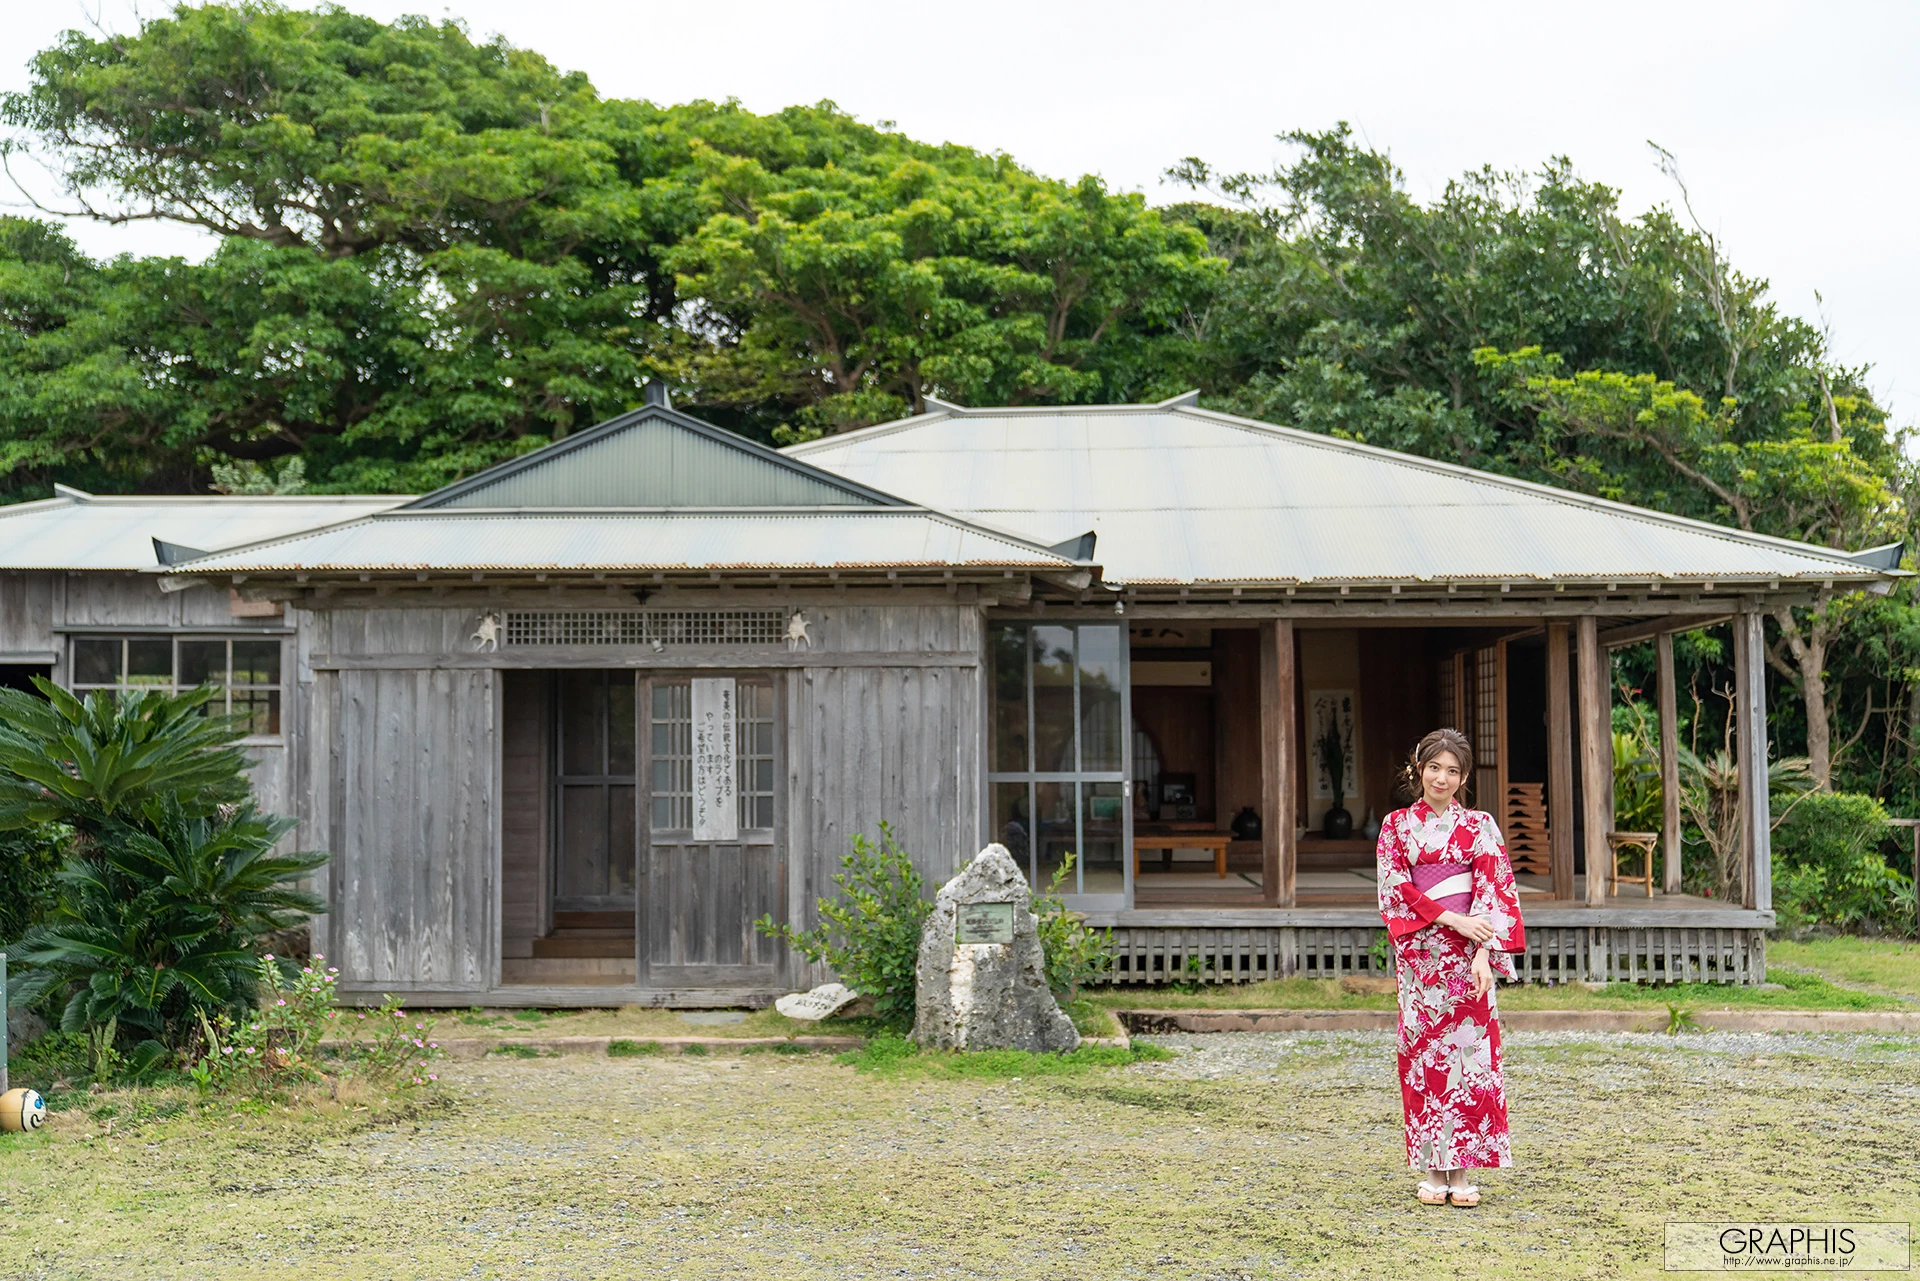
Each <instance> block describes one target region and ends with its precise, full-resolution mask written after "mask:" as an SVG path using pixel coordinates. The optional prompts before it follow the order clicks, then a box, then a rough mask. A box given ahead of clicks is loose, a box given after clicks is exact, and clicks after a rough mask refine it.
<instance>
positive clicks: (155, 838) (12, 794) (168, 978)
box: [0, 681, 327, 1072]
mask: <svg viewBox="0 0 1920 1281" xmlns="http://www.w3.org/2000/svg"><path fill="white" fill-rule="evenodd" d="M36 685H37V686H38V687H39V689H40V691H41V693H42V694H43V695H44V696H45V697H44V698H35V697H34V696H32V695H30V694H24V693H20V692H18V691H10V690H0V829H7V828H18V827H25V826H29V825H34V824H46V823H55V822H58V823H64V824H66V825H68V826H69V827H71V829H72V830H73V832H74V836H73V840H72V842H71V845H70V847H69V850H68V855H67V858H66V860H65V863H64V865H63V866H62V867H61V870H60V871H59V873H58V874H57V877H56V880H57V883H58V887H59V889H58V899H57V904H56V906H55V907H54V909H53V912H52V914H51V917H50V919H47V920H43V921H41V922H40V923H39V924H37V925H34V926H32V927H30V928H29V929H28V930H27V931H26V933H25V934H24V935H23V936H22V937H21V939H20V940H19V941H18V942H16V943H14V944H13V945H12V947H11V948H9V951H11V952H12V953H13V954H14V956H16V957H17V958H19V959H20V960H22V961H24V962H26V963H27V966H28V968H27V970H26V971H25V972H24V973H23V974H21V975H20V976H19V977H18V978H17V979H16V980H15V981H14V983H13V984H12V985H11V990H10V991H9V992H8V993H7V998H8V1001H9V1003H10V1004H22V1003H25V1002H28V1001H33V1000H37V999H39V998H40V997H42V996H45V995H46V994H48V993H49V992H53V991H56V990H59V991H62V992H63V993H64V994H65V997H66V1003H65V1008H64V1012H63V1014H62V1020H61V1022H62V1026H63V1027H64V1028H66V1029H67V1030H69V1031H83V1030H84V1031H86V1032H87V1033H88V1034H89V1036H90V1038H91V1040H92V1043H93V1045H94V1047H95V1068H96V1071H97V1072H98V1071H101V1070H102V1067H103V1065H104V1064H105V1063H107V1062H109V1061H110V1059H111V1055H110V1054H109V1051H110V1050H111V1049H112V1048H113V1044H114V1042H115V1039H116V1038H117V1037H118V1036H119V1035H120V1034H121V1032H122V1029H123V1028H124V1029H126V1030H127V1031H132V1032H141V1033H145V1034H146V1036H147V1038H149V1045H148V1047H147V1048H148V1050H149V1051H150V1052H151V1051H152V1050H155V1049H157V1048H158V1044H159V1042H160V1041H162V1040H168V1039H172V1037H170V1035H169V1034H170V1033H177V1032H179V1031H181V1030H182V1029H184V1028H187V1027H191V1026H193V1025H195V1024H196V1023H197V1022H198V1013H199V1012H201V1011H215V1012H217V1011H221V1010H227V1009H232V1008H236V1007H239V1006H241V1005H244V1004H245V1003H246V1002H247V1001H249V1000H250V999H251V997H252V995H253V979H254V974H255V966H256V962H255V959H254V955H253V951H252V946H253V944H254V942H255V940H256V939H258V938H259V937H260V936H261V935H263V934H266V933H270V932H272V931H274V930H278V929H284V928H286V927H288V926H291V925H295V924H297V923H298V922H299V921H300V920H302V919H303V918H304V917H306V916H308V915H310V914H313V913H317V912H321V911H324V910H325V907H324V904H323V903H322V901H321V900H320V899H319V898H318V897H316V896H315V895H313V894H310V893H307V892H306V891H304V890H302V889H300V888H298V885H297V882H298V881H299V879H300V878H301V877H304V876H305V875H307V874H308V873H309V872H311V871H313V870H314V869H315V868H317V867H318V866H320V865H321V864H322V863H324V862H325V861H326V858H327V856H326V855H324V854H281V853H276V852H275V850H274V847H275V846H276V845H277V844H278V843H279V841H280V839H281V838H282V837H283V836H285V835H286V833H287V832H288V831H289V830H290V829H291V828H292V827H293V822H292V820H290V819H285V818H276V817H272V816H268V815H262V814H260V813H258V812H257V811H256V810H255V809H254V807H253V802H252V799H251V796H250V792H249V788H248V784H247V779H246V774H245V770H246V767H247V758H246V754H245V752H244V751H243V750H242V749H241V748H240V747H239V746H238V740H239V738H240V736H241V734H242V728H241V725H240V723H239V722H238V721H237V720H236V719H235V718H229V717H215V716H209V715H207V714H206V712H205V705H206V703H207V700H208V699H209V698H210V697H211V696H212V694H213V691H212V690H211V689H210V688H202V689H199V690H194V691H188V692H186V693H181V694H168V693H161V692H142V693H132V694H127V695H124V696H122V697H120V698H119V699H117V700H116V699H113V698H110V697H108V696H106V695H103V694H99V693H94V694H89V695H88V696H87V697H86V698H85V699H80V698H76V697H75V696H74V695H72V694H71V693H69V692H67V691H66V690H63V689H60V688H59V687H57V686H54V685H52V684H50V683H48V682H45V681H36Z"/></svg>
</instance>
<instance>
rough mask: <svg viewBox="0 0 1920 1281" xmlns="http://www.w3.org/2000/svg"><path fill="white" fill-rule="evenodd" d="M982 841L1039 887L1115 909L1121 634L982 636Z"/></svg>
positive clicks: (1123, 860) (1120, 825)
mask: <svg viewBox="0 0 1920 1281" xmlns="http://www.w3.org/2000/svg"><path fill="white" fill-rule="evenodd" d="M987 652H988V657H989V663H990V667H991V672H990V674H989V677H988V679H989V681H990V682H991V685H992V709H991V714H990V717H991V723H990V724H989V726H988V729H987V735H988V741H987V783H988V792H989V799H988V803H989V806H990V809H991V813H990V818H989V824H990V830H989V832H988V833H987V839H988V840H993V841H998V842H1000V843H1001V844H1003V845H1005V846H1006V847H1007V850H1008V852H1009V853H1011V854H1012V855H1013V857H1014V859H1015V860H1016V861H1017V862H1019V863H1020V865H1021V867H1022V868H1023V869H1024V870H1025V871H1026V873H1027V879H1028V880H1029V881H1030V882H1031V883H1032V884H1033V885H1034V886H1035V887H1037V888H1040V889H1045V888H1047V887H1048V886H1050V885H1051V884H1052V883H1053V878H1054V876H1055V875H1056V873H1059V872H1060V870H1061V869H1062V868H1063V867H1069V856H1072V857H1071V864H1070V870H1069V871H1067V872H1066V874H1065V875H1064V876H1063V877H1062V879H1061V881H1060V886H1059V888H1060V892H1061V893H1063V894H1067V895H1072V896H1074V897H1075V898H1078V899H1080V900H1081V901H1082V904H1083V905H1085V906H1098V905H1107V906H1124V905H1125V903H1126V902H1127V901H1128V900H1129V898H1130V896H1131V894H1132V888H1133V860H1132V859H1131V858H1129V857H1127V853H1126V852H1127V849H1128V847H1129V838H1130V832H1129V830H1128V825H1129V823H1130V822H1131V816H1130V815H1129V813H1128V809H1129V806H1128V804H1127V773H1126V770H1127V766H1128V760H1127V754H1128V748H1129V747H1130V744H1129V742H1128V738H1129V735H1128V734H1127V733H1125V732H1124V727H1126V726H1127V725H1128V724H1129V718H1128V715H1127V709H1128V702H1127V629H1126V628H1125V627H1124V626H1116V625H1113V624H1107V623H1099V624H1095V623H1077V624H1075V623H1058V624H1056V623H1007V624H995V625H994V626H993V627H991V628H990V629H989V632H988V639H987Z"/></svg>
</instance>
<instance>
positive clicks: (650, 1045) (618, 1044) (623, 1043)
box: [607, 1039, 660, 1059]
mask: <svg viewBox="0 0 1920 1281" xmlns="http://www.w3.org/2000/svg"><path fill="white" fill-rule="evenodd" d="M658 1053H660V1042H658V1041H628V1040H624V1039H622V1040H615V1041H608V1042H607V1057H608V1058H610V1059H637V1058H641V1057H643V1056H645V1055H648V1054H658Z"/></svg>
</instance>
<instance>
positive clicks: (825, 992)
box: [773, 983, 860, 1023]
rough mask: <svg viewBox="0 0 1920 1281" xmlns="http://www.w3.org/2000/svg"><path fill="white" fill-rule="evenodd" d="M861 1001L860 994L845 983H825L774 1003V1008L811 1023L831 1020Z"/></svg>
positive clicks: (791, 1017) (792, 1017)
mask: <svg viewBox="0 0 1920 1281" xmlns="http://www.w3.org/2000/svg"><path fill="white" fill-rule="evenodd" d="M859 999H860V994H859V993H858V992H856V991H854V990H853V989H852V988H850V987H848V986H847V985H846V984H845V983H823V984H821V985H820V986H819V987H816V988H814V989H813V990H812V991H811V992H795V993H794V994H793V995H792V996H783V997H781V998H780V999H779V1000H777V1001H775V1002H774V1003H773V1008H774V1009H776V1010H778V1011H780V1013H782V1014H784V1015H786V1016H787V1017H788V1018H790V1019H805V1020H807V1021H808V1022H809V1023H812V1022H817V1021H818V1020H820V1019H824V1018H831V1017H832V1016H834V1015H835V1014H838V1013H839V1012H840V1011H841V1010H844V1009H846V1008H847V1007H848V1006H849V1005H852V1004H853V1003H854V1002H855V1001H857V1000H859Z"/></svg>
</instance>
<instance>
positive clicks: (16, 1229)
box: [0, 1033, 1920, 1281]
mask: <svg viewBox="0 0 1920 1281" xmlns="http://www.w3.org/2000/svg"><path fill="white" fill-rule="evenodd" d="M1163 1041H1164V1043H1166V1044H1168V1045H1171V1046H1173V1047H1174V1048H1176V1049H1179V1050H1181V1051H1182V1053H1181V1055H1180V1057H1179V1058H1177V1059H1176V1060H1174V1061H1172V1062H1168V1063H1157V1064H1141V1065H1137V1066H1135V1067H1132V1068H1128V1069H1123V1070H1111V1071H1103V1072H1097V1073H1092V1074H1089V1075H1084V1076H1078V1077H1070V1078H1043V1079H1033V1080H1020V1081H1005V1082H996V1081H987V1082H977V1081H953V1080H927V1079H876V1078H874V1077H871V1076H861V1075H856V1074H855V1073H853V1072H852V1071H850V1070H849V1069H847V1068H845V1067H841V1066H839V1065H837V1064H835V1063H833V1062H832V1061H831V1060H830V1059H826V1058H824V1057H819V1056H809V1057H793V1058H786V1057H776V1056H771V1055H765V1056H749V1057H746V1058H739V1057H724V1058H723V1057H711V1058H690V1057H689V1058H680V1057H672V1058H642V1059H623V1060H609V1059H596V1058H584V1057H567V1058H552V1059H537V1060H499V1059H492V1060H483V1061H478V1062H471V1063H461V1064H454V1065H449V1073H448V1074H449V1076H450V1078H451V1079H452V1082H453V1089H454V1091H455V1092H456V1094H457V1096H458V1101H457V1103H456V1105H455V1106H454V1107H452V1108H450V1109H447V1110H444V1111H441V1112H438V1113H435V1114H432V1115H430V1116H428V1117H426V1118H425V1119H422V1120H420V1121H419V1122H417V1123H408V1124H405V1125H402V1126H398V1127H383V1128H375V1129H364V1130H361V1131H360V1132H358V1133H351V1132H348V1133H343V1132H341V1131H340V1129H339V1127H338V1123H324V1124H323V1123H320V1122H315V1121H311V1120H302V1119H300V1118H295V1117H287V1116H284V1115H252V1116H242V1117H236V1118H214V1119H212V1120H211V1121H209V1122H208V1123H206V1124H203V1125H200V1126H199V1127H197V1128H193V1127H190V1124H189V1121H188V1117H187V1116H186V1115H183V1116H181V1117H176V1118H174V1119H171V1120H163V1121H157V1122H148V1123H145V1124H143V1125H139V1126H136V1127H135V1128H134V1129H132V1130H129V1128H128V1125H127V1123H126V1117H125V1115H124V1113H123V1115H122V1117H121V1119H120V1124H119V1126H118V1129H117V1131H116V1132H114V1133H107V1132H105V1131H104V1129H103V1125H102V1123H101V1122H99V1121H98V1120H88V1119H85V1118H81V1117H78V1116H73V1115H70V1116H68V1117H65V1118H63V1119H62V1122H61V1124H60V1125H59V1126H57V1127H56V1128H55V1130H54V1131H53V1132H52V1133H51V1134H49V1135H45V1136H40V1137H36V1138H34V1139H30V1140H27V1141H24V1142H22V1141H18V1140H15V1141H12V1142H10V1143H9V1144H7V1145H4V1147H0V1195H3V1196H4V1198H5V1201H6V1208H7V1210H8V1211H9V1213H8V1214H7V1215H5V1216H0V1220H4V1223H0V1276H5V1277H23V1278H24V1277H30V1278H36V1279H37V1278H49V1279H52V1278H59V1279H62V1281H64V1279H65V1278H70V1277H98V1276H113V1277H124V1278H195V1279H196V1281H197V1279H198V1278H204V1277H216V1276H220V1277H242V1276H244V1277H248V1278H296V1277H298V1278H309V1277H327V1278H342V1279H345V1278H378V1279H379V1281H411V1279H412V1278H433V1279H436V1281H437V1279H439V1278H468V1277H472V1278H551V1279H554V1281H560V1279H568V1281H573V1279H579V1281H585V1279H587V1278H603V1277H608V1278H611V1277H618V1278H627V1277H647V1278H653V1277H662V1278H666V1277H681V1278H707V1277H741V1278H747V1277H752V1278H762V1277H777V1278H813V1277H819V1278H829V1277H831V1278H864V1277H896V1276H899V1277H927V1278H937V1277H960V1278H995V1279H998V1278H1029V1277H1031V1278H1047V1279H1049V1281H1051V1279H1053V1278H1060V1277H1076V1278H1078V1277H1085V1278H1102V1279H1104V1278H1127V1277H1139V1278H1146V1277H1153V1278H1162V1277H1166V1278H1186V1277H1195V1278H1227V1277H1296V1276H1297V1277H1316V1278H1318V1277H1359V1278H1381V1277H1388V1276H1394V1275H1402V1274H1407V1275H1411V1274H1414V1273H1417V1274H1419V1275H1431V1276H1440V1275H1445V1274H1447V1273H1449V1272H1453V1271H1463V1272H1465V1271H1470V1272H1471V1273H1472V1274H1473V1275H1474V1276H1475V1277H1477V1278H1481V1279H1484V1281H1492V1279H1496V1278H1506V1277H1541V1278H1547V1277H1553V1278H1561V1277H1605V1278H1612V1277H1619V1276H1630V1277H1631V1276H1648V1277H1651V1276H1655V1275H1659V1265H1660V1246H1661V1225H1662V1223H1663V1222H1664V1221H1667V1220H1670V1219H1706V1218H1719V1217H1728V1218H1732V1217H1789V1216H1790V1217H1794V1218H1800V1219H1807V1218H1823V1217H1824V1218H1829V1219H1895V1220H1904V1221H1914V1220H1920V1166H1917V1165H1916V1163H1915V1161H1914V1159H1913V1154H1914V1152H1915V1151H1916V1148H1917V1147H1920V1106H1916V1104H1920V1038H1914V1037H1886V1038H1870V1037H1861V1036H1812V1035H1791V1034H1787V1035H1761V1034H1752V1035H1745V1034H1724V1033H1716V1034H1712V1035H1708V1036H1692V1037H1680V1038H1669V1037H1666V1036H1663V1035H1620V1034H1614V1035H1577V1034H1566V1033H1534V1034H1524V1033H1523V1034H1517V1035H1515V1036H1514V1037H1512V1038H1511V1041H1510V1048H1509V1060H1508V1062H1509V1089H1510V1092H1511V1094H1512V1099H1513V1108H1514V1131H1515V1138H1516V1153H1517V1157H1518V1162H1519V1165H1518V1168H1516V1169H1514V1170H1510V1171H1501V1172H1491V1173H1488V1174H1486V1175H1485V1176H1484V1177H1483V1179H1482V1187H1483V1189H1485V1192H1486V1199H1485V1202H1484V1204H1483V1206H1482V1207H1481V1208H1480V1209H1479V1210H1478V1211H1475V1212H1473V1217H1472V1218H1471V1219H1470V1220H1469V1219H1466V1218H1465V1217H1464V1215H1465V1213H1466V1212H1462V1211H1454V1210H1448V1209H1430V1208H1423V1207H1421V1206H1419V1205H1417V1204H1415V1202H1414V1201H1413V1199H1412V1195H1411V1189H1412V1182H1413V1180H1412V1178H1411V1176H1409V1174H1408V1173H1407V1172H1406V1170H1405V1169H1404V1166H1403V1164H1402V1162H1401V1159H1400V1152H1399V1142H1400V1140H1399V1129H1398V1126H1399V1103H1398V1098H1397V1095H1396V1094H1395V1093H1394V1092H1393V1078H1392V1070H1391V1067H1390V1057H1389V1056H1390V1054H1391V1038H1390V1036H1389V1035H1387V1034H1379V1033H1336V1034H1329V1035H1322V1036H1317V1037H1316V1036H1305V1035H1297V1034H1296V1035H1262V1034H1248V1035H1230V1036H1212V1037H1198V1038H1195V1037H1171V1038H1164V1039H1163ZM63 1220H64V1222H62V1221H63ZM1470 1228H1471V1230H1473V1231H1474V1232H1475V1238H1474V1241H1473V1243H1472V1244H1471V1245H1470V1246H1469V1245H1467V1244H1466V1243H1465V1242H1466V1237H1467V1234H1468V1232H1469V1230H1470ZM1410 1260H1422V1261H1424V1262H1420V1263H1417V1264H1415V1265H1413V1268H1412V1271H1411V1272H1409V1261H1410Z"/></svg>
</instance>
